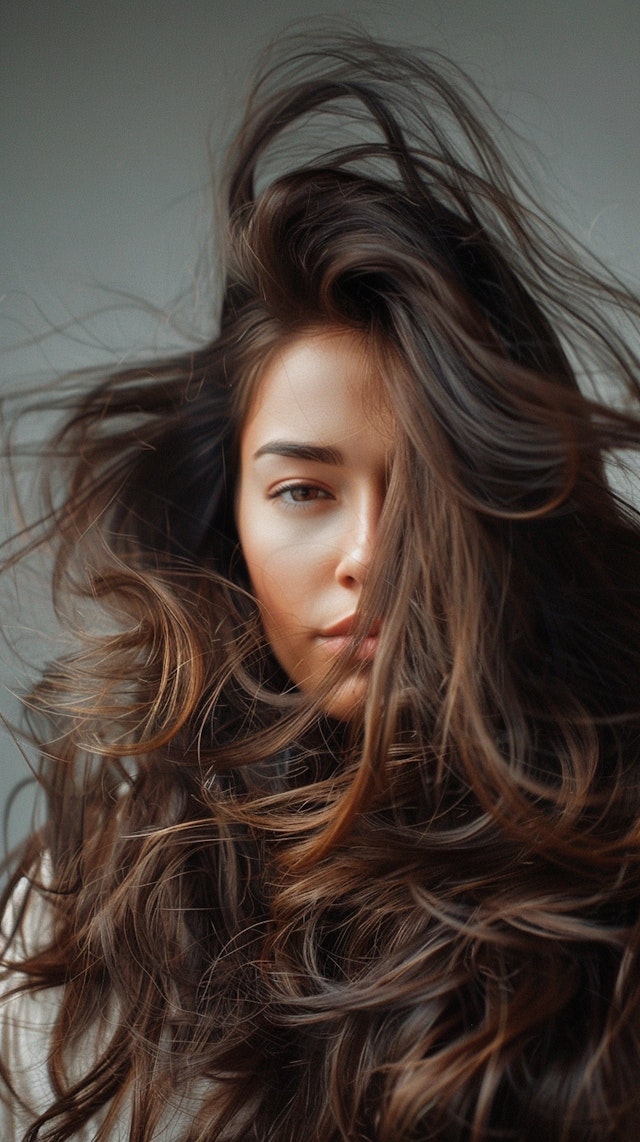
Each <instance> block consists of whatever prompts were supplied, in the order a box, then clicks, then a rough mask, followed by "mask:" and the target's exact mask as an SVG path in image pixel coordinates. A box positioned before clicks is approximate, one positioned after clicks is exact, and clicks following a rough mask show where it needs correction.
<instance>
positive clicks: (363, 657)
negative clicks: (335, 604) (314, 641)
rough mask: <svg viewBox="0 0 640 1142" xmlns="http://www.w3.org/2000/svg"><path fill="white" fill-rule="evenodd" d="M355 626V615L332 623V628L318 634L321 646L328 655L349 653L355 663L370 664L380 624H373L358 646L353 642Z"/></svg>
mask: <svg viewBox="0 0 640 1142" xmlns="http://www.w3.org/2000/svg"><path fill="white" fill-rule="evenodd" d="M355 626H356V619H355V615H350V616H349V617H348V618H346V619H343V620H342V621H341V622H339V623H334V625H333V626H331V627H328V628H327V629H326V630H323V631H321V632H320V635H319V637H320V639H321V641H322V645H323V646H324V648H325V650H326V651H327V652H328V653H329V654H345V653H347V652H351V654H352V656H353V658H354V659H355V660H356V662H370V661H371V659H372V658H373V657H374V655H375V653H376V650H377V647H378V635H379V633H380V623H379V622H377V623H375V624H374V626H373V627H372V628H371V630H370V631H369V634H368V635H366V636H365V638H363V639H362V641H361V642H359V643H358V644H356V643H354V640H353V631H354V630H355Z"/></svg>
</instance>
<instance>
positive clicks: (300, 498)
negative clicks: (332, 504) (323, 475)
mask: <svg viewBox="0 0 640 1142" xmlns="http://www.w3.org/2000/svg"><path fill="white" fill-rule="evenodd" d="M272 499H278V500H282V502H283V503H285V504H286V503H288V504H308V503H313V502H314V501H315V500H329V499H332V496H331V494H330V492H327V491H326V490H325V489H324V488H319V487H318V485H317V484H285V485H284V486H283V487H282V488H277V489H276V491H275V492H274V493H273V496H272Z"/></svg>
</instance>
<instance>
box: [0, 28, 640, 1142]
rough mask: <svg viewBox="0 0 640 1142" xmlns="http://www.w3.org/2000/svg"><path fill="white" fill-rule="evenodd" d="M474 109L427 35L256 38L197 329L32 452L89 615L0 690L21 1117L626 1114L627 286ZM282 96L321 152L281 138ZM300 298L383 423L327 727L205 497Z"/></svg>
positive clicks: (224, 1126)
mask: <svg viewBox="0 0 640 1142" xmlns="http://www.w3.org/2000/svg"><path fill="white" fill-rule="evenodd" d="M481 102H482V101H481V97H480V96H479V95H478V93H477V92H474V91H473V90H472V86H471V84H470V83H469V82H468V81H466V80H465V79H464V77H463V76H462V75H461V74H459V73H458V72H457V71H456V70H455V69H454V68H453V67H452V66H451V65H448V64H447V63H446V61H444V60H442V59H440V58H439V57H437V56H436V55H434V54H427V53H424V54H418V53H410V52H408V51H405V50H399V49H395V48H392V47H388V46H384V45H380V44H374V43H371V42H369V41H366V40H361V39H356V38H353V39H351V38H349V37H344V38H340V39H336V40H334V41H333V42H332V43H331V44H326V43H322V44H319V45H318V44H315V43H313V42H311V43H308V44H307V46H306V47H305V46H300V45H298V46H297V47H296V45H295V44H294V45H293V46H292V43H291V41H289V42H288V44H287V54H286V59H285V60H284V62H280V63H276V64H275V65H273V66H271V65H270V66H268V67H265V68H264V69H263V71H262V72H261V74H260V75H259V77H258V79H257V81H256V83H255V85H254V87H253V90H252V94H251V98H250V101H249V104H248V107H247V109H246V113H245V117H244V120H243V122H242V125H241V127H240V129H239V132H238V134H237V138H236V141H235V144H234V146H233V149H232V151H231V154H230V158H229V164H228V169H227V173H226V176H225V181H224V187H225V194H226V202H227V215H226V221H225V223H224V226H223V235H222V241H223V245H224V253H223V258H224V266H223V273H224V283H225V284H224V299H223V303H222V305H221V312H220V317H219V320H218V322H217V324H216V330H215V334H214V336H213V337H212V339H211V340H210V341H209V342H208V343H207V344H205V345H204V346H203V347H201V348H198V349H195V350H194V351H193V352H190V353H185V354H184V355H183V356H181V357H178V358H172V359H170V360H162V361H159V362H151V363H146V364H144V365H142V366H136V367H133V368H128V369H126V370H125V371H120V372H117V373H115V374H113V375H110V376H108V377H107V378H106V379H105V380H102V381H101V382H100V383H99V384H97V386H96V387H94V388H93V390H92V391H90V392H88V393H86V394H85V395H84V396H83V397H82V398H81V399H78V400H77V402H76V404H75V405H74V407H73V408H72V409H71V410H70V412H69V414H68V416H67V418H66V421H65V423H64V426H63V427H62V428H61V429H60V431H59V433H58V435H57V437H56V439H55V441H54V451H55V452H56V453H57V455H58V457H59V463H58V466H57V468H56V472H55V474H54V476H52V479H53V480H54V484H55V487H58V485H59V480H60V472H62V474H63V476H64V486H65V489H66V490H65V494H64V497H63V500H62V501H60V500H59V498H58V499H56V496H55V494H54V493H52V495H51V507H50V512H49V514H48V516H47V517H46V518H45V519H44V520H43V521H42V522H41V527H40V530H39V531H37V532H34V533H33V537H32V539H31V541H30V545H31V547H33V544H37V543H41V542H42V543H44V542H45V541H46V542H54V543H55V547H56V552H57V555H56V566H55V585H56V592H57V597H58V599H59V600H61V601H64V600H65V599H69V598H73V599H75V600H76V601H77V600H78V599H81V600H82V608H83V609H82V614H83V616H85V619H84V620H83V621H85V625H86V629H87V630H92V631H94V632H95V631H102V633H101V634H97V633H94V634H93V635H89V634H86V636H85V638H84V640H83V642H82V643H81V644H80V645H79V646H78V650H77V653H75V654H69V655H67V656H66V657H65V658H64V659H63V660H61V661H58V662H56V663H55V664H53V665H51V666H50V667H49V668H48V669H47V671H46V672H45V674H44V676H43V678H42V680H41V682H40V683H39V684H38V685H37V686H36V688H35V690H34V692H33V693H32V694H31V695H30V697H29V699H28V702H27V703H26V707H27V714H28V718H29V724H30V726H31V732H32V734H33V736H34V737H35V739H36V740H37V741H38V743H39V744H40V747H41V751H42V758H43V760H42V766H41V781H42V784H43V786H44V789H45V791H46V795H47V799H48V806H49V816H48V822H47V824H46V825H45V826H44V828H42V829H41V830H40V831H39V832H38V833H37V834H36V835H34V836H33V837H32V838H31V839H30V840H29V841H28V842H27V844H26V845H25V846H24V848H23V850H22V853H21V857H20V862H19V866H18V867H17V868H16V872H15V875H14V878H13V882H12V886H11V887H10V891H11V890H12V888H13V886H14V885H15V883H16V882H17V880H18V879H19V877H21V876H22V877H26V878H27V880H28V884H29V886H30V887H29V890H28V892H27V895H26V899H25V900H24V903H23V908H22V922H24V919H25V916H26V915H28V913H29V910H30V909H31V908H33V907H34V900H35V899H36V897H38V896H43V897H44V898H45V901H46V907H47V909H48V911H49V912H50V915H51V934H50V939H49V940H48V942H46V946H38V947H37V948H36V949H33V950H32V954H31V955H27V956H26V957H25V956H23V957H22V959H21V960H20V962H19V964H18V965H17V966H19V968H20V971H21V972H23V973H25V979H26V983H25V985H24V986H25V987H28V988H29V989H32V990H37V989H47V988H50V987H54V986H56V987H60V988H62V989H63V990H62V993H61V994H62V999H61V1001H60V1008H59V1017H58V1021H57V1025H56V1028H55V1032H54V1035H53V1039H52V1044H51V1052H52V1053H51V1064H50V1067H51V1076H52V1083H53V1087H54V1089H55V1093H56V1101H55V1102H54V1103H52V1105H51V1106H50V1107H49V1108H48V1110H47V1111H46V1113H44V1114H43V1115H42V1117H41V1118H39V1119H38V1121H37V1122H36V1123H35V1124H34V1125H33V1127H32V1128H31V1129H30V1130H29V1131H28V1133H27V1135H26V1139H27V1140H28V1142H36V1140H38V1142H45V1140H48V1142H63V1140H64V1139H70V1138H73V1137H75V1136H76V1134H77V1132H78V1131H79V1130H81V1128H82V1126H83V1124H86V1123H90V1122H91V1123H93V1122H101V1123H102V1125H101V1127H100V1129H98V1127H97V1126H95V1130H96V1133H95V1137H96V1139H107V1138H109V1137H111V1135H112V1133H115V1132H116V1131H117V1128H118V1124H120V1129H121V1130H123V1129H124V1128H123V1127H122V1125H121V1124H122V1123H123V1122H126V1123H127V1126H126V1130H128V1131H129V1133H128V1134H127V1135H126V1136H127V1137H129V1138H130V1139H132V1140H133V1142H150V1140H151V1139H153V1138H154V1137H156V1136H157V1132H158V1131H159V1130H160V1128H161V1125H162V1122H163V1116H164V1115H165V1113H166V1107H167V1106H168V1105H172V1104H181V1100H182V1103H183V1104H184V1105H187V1106H188V1107H189V1117H188V1124H186V1125H184V1128H183V1133H182V1134H180V1135H179V1137H180V1140H181V1142H213V1140H214V1139H220V1140H222V1139H224V1142H241V1140H242V1142H249V1140H254V1142H267V1140H269V1142H300V1140H301V1139H305V1142H313V1140H316V1142H338V1140H342V1142H347V1140H349V1142H356V1140H359V1142H360V1140H361V1142H365V1140H366V1142H374V1140H375V1142H410V1140H416V1142H417V1140H420V1142H423V1140H424V1142H426V1140H427V1139H434V1140H438V1142H462V1140H465V1142H466V1140H468V1142H481V1140H483V1142H484V1140H485V1139H487V1140H488V1139H492V1138H496V1139H498V1138H500V1139H503V1140H504V1139H513V1140H516V1139H517V1140H519V1142H526V1140H529V1139H531V1140H532V1139H536V1140H537V1139H540V1138H553V1139H557V1140H558V1142H588V1140H590V1139H591V1140H595V1139H597V1140H598V1142H604V1140H605V1139H616V1140H621V1139H626V1140H627V1142H628V1140H629V1139H630V1138H631V1137H632V1136H634V1137H635V1132H636V1130H637V1123H638V1122H639V1121H640V1083H639V1081H638V1076H639V1075H640V963H639V962H638V961H639V952H640V910H639V905H640V527H639V524H638V520H637V517H636V513H635V511H634V510H633V508H632V507H631V506H630V505H628V504H625V503H624V502H623V501H622V499H621V498H620V496H619V495H618V494H617V493H615V492H614V490H613V489H612V487H611V486H610V483H609V480H608V476H607V470H606V469H605V462H606V461H609V460H611V459H612V458H613V457H616V456H617V457H620V456H622V455H624V454H625V453H629V452H631V451H632V450H634V449H636V448H637V447H638V440H639V435H640V421H639V417H638V411H637V409H638V397H639V395H640V394H639V384H638V378H639V377H640V362H639V361H638V358H637V356H636V355H635V354H634V352H633V350H632V349H631V348H629V345H628V344H627V343H626V341H625V340H624V339H623V335H622V333H621V332H620V330H621V329H622V328H623V324H624V322H625V321H628V320H630V321H637V319H638V316H639V315H640V303H639V302H638V300H637V299H636V298H635V297H633V296H632V295H631V294H630V293H629V292H628V291H627V290H626V289H625V287H624V286H623V285H622V284H620V283H618V282H617V281H616V280H615V279H614V278H613V277H612V276H611V275H607V274H606V273H605V271H604V270H598V269H597V268H596V269H594V268H593V265H590V266H589V268H584V263H581V262H579V260H578V259H577V258H576V256H575V254H574V252H573V247H571V246H570V244H569V242H568V239H565V238H563V237H562V236H560V235H559V234H558V232H557V231H556V230H555V229H554V228H553V227H551V226H550V225H549V224H548V223H547V222H546V221H545V218H544V216H543V214H542V213H541V212H540V211H538V210H536V209H535V208H534V207H533V205H532V204H531V202H530V201H529V200H528V197H527V194H526V187H524V186H523V184H522V182H521V181H520V180H519V178H518V176H517V174H515V173H514V172H513V170H512V169H511V168H510V166H509V165H508V164H507V162H506V161H505V160H504V159H503V158H502V157H501V155H500V153H499V151H498V149H497V147H496V144H495V141H494V140H495V137H496V136H497V134H498V132H502V133H503V134H504V129H503V128H500V127H499V125H498V124H497V121H496V120H495V119H494V118H492V113H491V112H490V110H489V109H488V108H487V107H486V106H484V105H482V107H481V110H480V113H478V112H477V111H476V110H474V109H473V108H474V107H475V106H477V105H478V104H479V103H481ZM316 117H317V119H318V122H320V124H321V126H322V129H323V132H324V127H325V126H326V124H329V126H331V124H334V123H335V124H337V129H338V132H339V134H338V141H337V143H336V145H335V146H332V145H329V146H328V147H327V146H326V145H323V146H320V145H317V144H314V143H313V135H312V131H311V136H310V139H311V141H310V143H309V144H308V150H309V153H308V154H307V155H306V156H305V157H303V158H301V159H300V160H299V162H298V163H293V164H290V165H289V166H287V165H286V164H284V163H283V161H282V154H293V153H295V149H296V146H297V145H298V139H299V136H298V134H296V132H299V133H300V135H302V134H303V133H304V131H306V130H307V129H309V128H311V129H312V127H313V123H314V120H315V119H316ZM349 130H350V131H351V134H349V133H348V132H349ZM340 132H342V134H340ZM354 132H356V135H354ZM358 132H359V134H358ZM356 136H357V137H356ZM294 144H295V145H294ZM314 148H315V149H314ZM274 156H275V157H274ZM270 162H271V167H270V166H269V163H270ZM278 162H279V163H280V169H278V170H277V171H276V173H273V170H272V167H273V165H274V164H276V165H277V163H278ZM316 329H345V330H355V331H357V332H358V334H359V335H360V336H361V337H362V338H363V340H364V342H365V344H366V346H367V351H368V352H369V353H370V354H371V358H372V360H373V361H375V363H376V365H377V366H378V368H379V371H380V374H381V376H382V378H383V382H384V385H385V397H386V398H387V399H388V400H389V402H390V404H391V407H392V408H393V411H394V416H395V419H396V423H397V443H396V449H395V455H394V460H393V467H392V471H391V474H390V483H389V490H388V493H387V496H386V500H385V506H384V510H383V515H382V519H381V522H380V529H379V539H378V542H377V547H376V553H375V558H374V563H373V566H372V568H371V571H370V573H369V576H368V579H367V583H366V585H365V590H364V595H363V600H362V607H361V609H362V631H361V633H362V632H365V631H366V630H368V629H370V624H371V618H372V616H376V615H380V614H382V615H384V616H385V621H384V624H383V628H382V633H381V636H380V648H379V652H378V653H377V655H376V659H375V662H374V664H373V667H372V672H371V681H370V685H369V687H368V693H367V699H366V704H365V708H364V710H363V712H362V716H361V717H358V718H357V719H355V720H354V721H353V723H350V724H349V725H348V726H344V725H341V724H339V723H337V722H334V721H332V720H331V719H330V718H328V717H327V716H326V715H324V714H323V713H322V708H323V705H325V704H324V703H323V701H322V700H321V699H317V700H312V699H311V698H309V697H308V696H304V695H301V694H298V693H296V692H295V690H294V689H293V688H292V686H291V684H290V683H289V682H288V680H287V679H286V678H285V677H283V675H282V672H281V670H280V668H279V667H278V665H277V664H276V663H275V661H274V660H273V657H272V655H271V652H270V650H269V647H268V646H267V645H266V644H265V639H264V635H263V633H262V631H261V628H260V623H259V619H258V615H257V608H256V604H255V602H254V600H253V599H252V596H251V591H250V586H249V581H248V577H247V574H246V570H245V568H244V566H243V563H242V557H241V554H240V551H239V547H238V543H237V537H236V533H235V528H234V519H233V496H234V480H235V474H236V467H237V447H238V434H239V431H240V430H241V427H242V423H243V417H244V416H245V414H246V410H247V407H248V403H249V402H250V400H251V398H252V394H253V393H254V392H255V387H256V385H257V384H258V383H259V380H260V376H261V373H262V371H263V370H264V368H265V365H266V362H267V361H268V360H269V359H270V356H271V355H272V354H273V353H274V352H275V351H277V349H278V348H280V347H281V346H282V345H283V344H285V343H286V342H287V341H289V340H291V339H292V338H295V337H296V336H298V335H300V334H302V333H305V332H308V331H312V330H316ZM627 340H628V338H627ZM603 382H606V384H607V385H608V386H609V389H608V392H609V394H610V395H609V396H608V397H607V396H606V393H605V395H604V396H603V394H602V392H601V389H602V384H603ZM56 481H57V482H56ZM26 542H27V545H29V542H28V541H26ZM61 605H62V603H61ZM76 605H79V604H77V602H76ZM90 608H94V612H95V615H96V616H97V617H96V620H95V622H94V623H93V624H90V623H87V622H86V615H87V612H89V613H91V611H90ZM335 681H336V679H335V678H334V679H330V680H329V683H330V684H332V683H334V682H335ZM325 708H326V705H325ZM17 956H18V953H17V952H14V953H13V959H12V947H11V945H10V946H9V948H8V950H7V952H6V953H5V957H6V962H7V963H8V964H11V963H13V964H14V965H16V959H17ZM14 970H15V966H14ZM16 978H17V977H16ZM96 1028H97V1029H99V1034H98V1035H97V1047H96V1050H95V1052H94V1054H93V1055H92V1054H91V1052H88V1053H87V1052H86V1046H85V1044H86V1039H87V1035H88V1033H89V1031H90V1030H91V1029H96ZM85 1057H86V1060H87V1061H86V1066H85V1067H84V1070H83V1069H82V1067H81V1068H80V1072H79V1071H78V1066H79V1062H78V1060H79V1059H83V1058H85ZM10 1062H11V1060H6V1061H5V1068H6V1070H7V1072H8V1078H9V1079H10V1077H11V1075H10V1071H11V1067H10ZM185 1121H186V1120H185ZM124 1136H125V1134H123V1133H121V1134H118V1137H124ZM176 1137H178V1135H176Z"/></svg>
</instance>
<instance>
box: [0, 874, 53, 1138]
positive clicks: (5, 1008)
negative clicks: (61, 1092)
mask: <svg viewBox="0 0 640 1142" xmlns="http://www.w3.org/2000/svg"><path fill="white" fill-rule="evenodd" d="M50 933H51V910H50V907H49V906H48V904H47V902H46V899H45V897H44V895H43V894H42V893H41V892H38V891H37V890H36V889H34V888H32V886H31V884H30V882H29V881H28V880H27V878H23V880H21V881H19V882H18V884H17V886H16V888H15V890H14V892H13V895H12V897H11V899H10V901H9V905H8V907H7V909H6V910H5V912H4V915H3V916H2V919H1V920H0V941H1V946H2V968H1V970H0V1058H1V1059H2V1061H3V1064H4V1066H5V1067H6V1068H7V1070H8V1072H9V1075H10V1078H11V1082H12V1085H13V1088H14V1089H13V1091H12V1092H9V1091H8V1089H7V1087H6V1084H5V1083H4V1082H3V1084H2V1101H1V1102H0V1125H1V1129H0V1137H1V1138H2V1140H3V1142H13V1140H14V1139H16V1140H17V1139H20V1138H22V1136H23V1133H24V1132H25V1130H26V1129H27V1127H28V1126H29V1125H30V1124H31V1123H33V1120H34V1117H37V1115H38V1114H40V1113H41V1111H42V1110H43V1109H44V1108H45V1106H47V1105H48V1104H49V1103H50V1102H51V1101H52V1089H51V1083H50V1081H49V1075H48V1057H49V1043H50V1039H51V1032H52V1029H53V1027H54V1025H55V1022H56V1018H57V1015H58V1010H59V1005H60V998H61V993H60V989H59V988H47V989H44V990H38V991H34V990H21V988H25V987H26V985H27V984H28V979H27V976H26V975H25V974H24V972H22V971H21V970H20V962H21V961H22V960H23V959H24V958H25V956H28V955H33V954H34V953H35V952H37V950H38V948H39V947H43V946H44V945H45V944H46V943H47V939H48V937H49V935H50Z"/></svg>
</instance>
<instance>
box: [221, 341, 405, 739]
mask: <svg viewBox="0 0 640 1142" xmlns="http://www.w3.org/2000/svg"><path fill="white" fill-rule="evenodd" d="M371 381H372V366H371V363H370V361H369V360H368V358H367V355H366V353H365V349H364V345H363V342H362V339H361V338H360V337H358V336H357V334H355V333H352V332H349V331H344V330H340V331H337V330H328V331H326V332H325V331H321V332H319V331H314V332H311V333H307V334H304V335H301V336H300V338H299V339H298V340H296V341H293V342H291V343H290V344H288V345H286V346H285V347H284V348H283V349H282V350H280V351H279V352H278V353H277V354H276V355H275V356H274V357H273V358H272V360H271V362H270V364H269V365H268V367H267V368H266V370H265V373H264V375H263V376H262V378H261V380H260V382H259V385H258V389H257V393H256V395H255V398H254V400H253V403H252V405H251V407H250V409H249V414H248V416H247V420H246V423H245V426H244V429H243V432H242V435H241V446H240V478H239V487H238V493H237V500H236V520H237V527H238V533H239V537H240V543H241V546H242V552H243V555H244V559H245V562H246V565H247V569H248V571H249V576H250V579H251V584H252V587H253V591H254V593H255V596H256V598H257V600H258V603H259V606H260V612H261V617H262V623H263V626H264V630H265V633H266V636H267V638H268V640H269V642H270V644H271V647H272V649H273V652H274V654H275V656H276V658H277V659H278V661H279V663H280V665H281V666H282V667H283V668H284V670H285V671H286V673H287V674H288V675H289V677H290V678H291V679H292V681H293V682H294V683H295V684H296V685H297V686H298V687H299V688H300V689H301V690H303V691H306V692H307V693H311V694H314V693H315V692H316V691H317V689H318V687H319V685H321V684H322V682H323V679H324V678H325V676H326V674H327V672H328V670H329V669H330V667H331V666H332V664H333V663H334V662H335V660H336V656H337V655H340V652H341V651H345V650H348V649H349V646H350V634H351V631H352V628H353V624H354V616H355V613H356V608H357V606H358V600H359V598H360V592H361V590H362V585H363V583H364V580H365V577H366V574H367V569H368V566H369V562H370V560H371V555H372V552H373V548H374V545H375V539H376V529H377V526H378V520H379V518H380V512H381V510H382V504H383V500H384V496H385V487H386V479H387V473H388V468H389V463H390V459H391V451H392V447H393V425H392V418H391V414H390V412H384V411H381V409H380V408H377V407H375V408H372V407H371V392H372V385H371ZM374 403H375V404H376V405H377V404H378V403H379V402H378V401H376V402H374ZM376 643H377V632H376V630H375V629H374V630H372V632H371V635H370V636H369V637H367V638H366V639H365V640H364V642H363V643H362V644H361V646H360V648H359V650H358V655H357V659H356V661H355V662H353V663H352V665H351V666H350V668H349V671H348V675H347V677H346V678H345V680H344V682H342V683H341V684H340V685H339V687H338V688H337V689H336V690H334V691H332V698H331V701H330V702H329V703H328V704H327V713H329V714H330V715H331V716H333V717H336V718H342V719H347V718H349V717H350V716H351V715H352V714H353V713H354V712H355V710H356V708H357V706H358V705H359V703H360V702H361V701H362V698H363V697H364V695H365V693H366V687H367V679H368V673H369V667H370V663H371V660H372V658H373V656H374V654H375V650H376Z"/></svg>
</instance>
